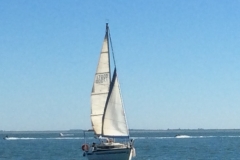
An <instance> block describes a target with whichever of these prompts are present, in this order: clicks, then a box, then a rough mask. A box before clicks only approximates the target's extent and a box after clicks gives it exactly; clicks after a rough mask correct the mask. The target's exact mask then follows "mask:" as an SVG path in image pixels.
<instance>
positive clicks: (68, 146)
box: [0, 130, 240, 160]
mask: <svg viewBox="0 0 240 160" xmlns="http://www.w3.org/2000/svg"><path fill="white" fill-rule="evenodd" d="M59 133H60V132H0V138H1V139H0V160H5V159H6V160H86V158H85V157H83V152H82V150H81V145H82V144H83V143H84V134H83V132H82V131H62V133H63V134H64V135H65V136H64V137H60V136H59ZM130 134H131V138H133V139H134V141H135V143H134V146H135V149H136V153H137V156H136V157H135V158H133V160H240V130H168V131H166V130H165V131H160V130H159V131H148V130H142V131H131V132H130ZM6 135H8V136H9V139H8V140H4V139H3V138H4V137H5V136H6ZM176 135H180V136H178V137H177V138H176V137H175V136H176ZM86 136H87V137H88V138H87V142H89V143H91V142H92V141H94V138H92V137H93V134H92V133H87V134H86Z"/></svg>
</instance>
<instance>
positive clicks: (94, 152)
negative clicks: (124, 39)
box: [82, 24, 135, 160]
mask: <svg viewBox="0 0 240 160" xmlns="http://www.w3.org/2000/svg"><path fill="white" fill-rule="evenodd" d="M109 47H111V49H112V42H111V37H110V31H109V27H108V24H106V33H105V38H104V41H103V46H102V51H101V53H100V58H99V61H98V66H97V71H96V73H95V79H94V83H93V87H92V94H91V102H92V105H91V121H92V129H93V131H94V133H95V137H97V139H98V140H99V143H93V144H92V146H91V148H90V147H89V146H88V145H87V144H86V143H85V144H84V145H83V146H82V150H83V151H84V156H87V158H88V159H89V160H131V159H132V157H134V156H135V149H134V146H133V140H130V139H129V130H128V126H127V121H126V116H125V111H124V108H123V101H122V97H121V93H120V86H119V81H118V77H117V69H116V64H115V59H114V54H113V49H112V50H111V51H112V52H111V53H112V54H111V55H112V59H113V62H114V72H113V76H112V79H111V67H110V50H109ZM117 139H118V140H119V141H118V142H117Z"/></svg>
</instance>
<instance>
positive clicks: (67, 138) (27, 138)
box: [4, 137, 84, 140]
mask: <svg viewBox="0 0 240 160" xmlns="http://www.w3.org/2000/svg"><path fill="white" fill-rule="evenodd" d="M4 139H5V140H44V139H52V140H54V139H55V140H70V139H84V138H83V137H53V138H32V137H8V138H4Z"/></svg>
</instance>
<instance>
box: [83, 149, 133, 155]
mask: <svg viewBox="0 0 240 160" xmlns="http://www.w3.org/2000/svg"><path fill="white" fill-rule="evenodd" d="M130 152H131V148H124V149H110V150H96V151H93V152H92V153H87V156H94V155H112V154H128V155H130Z"/></svg>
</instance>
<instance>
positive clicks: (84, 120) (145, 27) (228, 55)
mask: <svg viewBox="0 0 240 160" xmlns="http://www.w3.org/2000/svg"><path fill="white" fill-rule="evenodd" d="M239 8H240V1H239V0H232V1H227V0H218V1H214V0H212V1H209V0H201V1H198V0H191V1H190V0H182V1H179V0H171V1H169V0H149V1H143V0H139V1H127V0H121V1H120V0H115V1H112V0H104V1H93V0H89V1H79V0H70V1H68V0H52V1H48V0H42V1H31V0H20V1H19V0H12V1H0V26H1V27H0V35H1V36H0V130H61V129H80V128H81V129H88V128H90V93H91V88H92V83H93V77H94V72H95V70H96V65H97V61H98V57H99V53H100V50H101V45H102V41H103V37H104V32H105V23H106V22H109V26H110V31H111V37H112V41H113V47H114V52H115V58H116V61H117V67H118V72H119V73H118V76H119V79H120V84H121V87H122V94H123V98H124V104H125V109H126V113H127V119H128V123H129V128H133V129H137V128H143V129H168V128H170V129H174V128H185V129H196V128H206V129H210V128H218V129H220V128H226V129H229V128H239V122H240V116H239V113H240V98H239V97H240V73H239V72H240V63H239V62H240V47H239V44H240V30H239V28H240V10H239Z"/></svg>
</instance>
